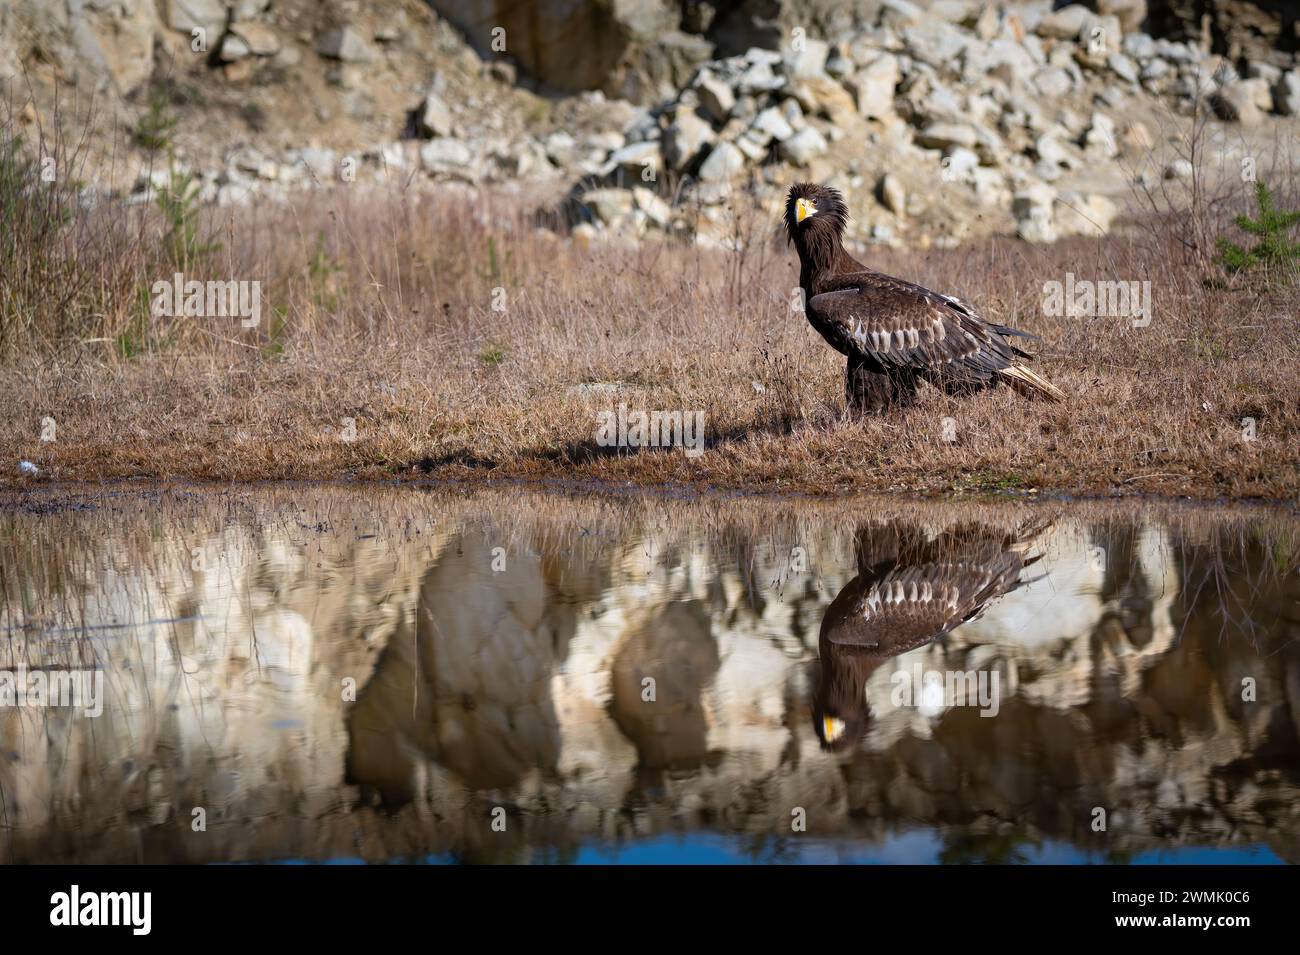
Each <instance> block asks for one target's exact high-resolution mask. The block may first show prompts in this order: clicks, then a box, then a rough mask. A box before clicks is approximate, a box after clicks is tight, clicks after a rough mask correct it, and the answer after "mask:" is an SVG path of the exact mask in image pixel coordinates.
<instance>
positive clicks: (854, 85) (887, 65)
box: [849, 53, 902, 119]
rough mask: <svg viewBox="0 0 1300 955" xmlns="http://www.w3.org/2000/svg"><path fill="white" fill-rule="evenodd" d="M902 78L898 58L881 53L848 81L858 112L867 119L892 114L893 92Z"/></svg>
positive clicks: (882, 117) (881, 117) (880, 117)
mask: <svg viewBox="0 0 1300 955" xmlns="http://www.w3.org/2000/svg"><path fill="white" fill-rule="evenodd" d="M901 78H902V73H901V71H900V70H899V65H898V57H896V56H894V55H893V54H892V53H882V54H881V55H880V56H878V57H876V59H874V60H872V61H871V62H870V63H868V64H867V65H866V66H864V67H863V68H862V69H861V71H859V72H858V74H857V75H856V76H854V77H853V79H851V80H850V81H849V89H850V90H851V91H852V93H853V99H854V101H855V103H856V105H857V108H858V112H859V113H860V114H861V115H863V116H865V117H867V118H868V119H884V118H885V117H887V116H892V115H893V114H894V90H895V88H896V87H897V86H898V81H899V80H900V79H901Z"/></svg>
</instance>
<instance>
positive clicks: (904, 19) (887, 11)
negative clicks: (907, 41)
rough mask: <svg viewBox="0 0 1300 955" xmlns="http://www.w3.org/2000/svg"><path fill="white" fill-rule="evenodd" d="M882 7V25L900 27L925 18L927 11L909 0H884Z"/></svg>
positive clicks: (919, 21)
mask: <svg viewBox="0 0 1300 955" xmlns="http://www.w3.org/2000/svg"><path fill="white" fill-rule="evenodd" d="M880 8H881V9H880V24H881V26H887V27H893V28H894V29H900V28H902V27H906V26H911V25H912V24H915V23H921V22H922V21H923V20H925V11H924V10H922V9H921V8H920V7H918V6H917V5H916V4H915V3H910V2H909V0H884V2H883V3H881V4H880Z"/></svg>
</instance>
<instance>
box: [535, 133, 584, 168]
mask: <svg viewBox="0 0 1300 955" xmlns="http://www.w3.org/2000/svg"><path fill="white" fill-rule="evenodd" d="M542 145H543V147H544V148H545V149H546V156H547V158H548V159H550V161H551V162H553V163H555V165H557V166H571V165H573V164H574V163H575V162H577V160H578V141H577V140H576V139H574V138H573V137H572V136H570V135H569V134H568V133H566V132H564V131H563V130H559V131H557V132H554V133H551V135H549V136H547V137H546V139H545V141H544V142H543V143H542Z"/></svg>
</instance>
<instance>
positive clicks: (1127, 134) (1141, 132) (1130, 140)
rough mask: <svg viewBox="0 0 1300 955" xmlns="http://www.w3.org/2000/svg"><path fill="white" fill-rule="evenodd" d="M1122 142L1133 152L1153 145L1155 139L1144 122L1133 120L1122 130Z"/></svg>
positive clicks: (1143, 150)
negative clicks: (1133, 121)
mask: <svg viewBox="0 0 1300 955" xmlns="http://www.w3.org/2000/svg"><path fill="white" fill-rule="evenodd" d="M1124 143H1125V145H1126V146H1128V147H1129V149H1131V150H1133V151H1134V152H1146V151H1147V150H1149V149H1150V148H1151V147H1152V146H1154V145H1155V139H1154V138H1153V137H1152V135H1151V131H1150V130H1149V129H1147V127H1146V125H1145V124H1143V123H1136V122H1135V123H1130V124H1129V125H1128V128H1127V129H1125V130H1124Z"/></svg>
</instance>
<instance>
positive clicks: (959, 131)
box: [916, 123, 979, 149]
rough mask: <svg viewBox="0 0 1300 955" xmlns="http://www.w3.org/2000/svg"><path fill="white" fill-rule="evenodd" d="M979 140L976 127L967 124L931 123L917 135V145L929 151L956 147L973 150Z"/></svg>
mask: <svg viewBox="0 0 1300 955" xmlns="http://www.w3.org/2000/svg"><path fill="white" fill-rule="evenodd" d="M978 139H979V137H978V136H977V135H976V133H975V129H974V127H972V126H968V125H966V124H965V123H931V124H929V125H928V126H926V127H925V129H923V130H921V132H919V133H917V135H916V141H917V143H918V144H919V145H921V146H924V147H926V148H927V149H951V148H952V147H954V146H965V147H966V148H967V149H971V148H974V146H975V143H976V142H977V141H978Z"/></svg>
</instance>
